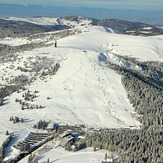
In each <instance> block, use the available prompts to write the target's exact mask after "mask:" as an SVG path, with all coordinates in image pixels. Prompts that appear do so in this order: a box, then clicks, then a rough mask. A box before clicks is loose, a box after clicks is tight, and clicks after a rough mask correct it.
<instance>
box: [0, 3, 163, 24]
mask: <svg viewBox="0 0 163 163" xmlns="http://www.w3.org/2000/svg"><path fill="white" fill-rule="evenodd" d="M162 8H163V2H162V1H161V0H155V1H153V0H144V1H143V2H141V1H140V0H130V1H129V0H123V1H122V0H116V1H112V0H102V1H100V2H99V1H97V0H91V1H86V0H79V1H74V0H72V1H69V0H46V1H44V0H39V1H38V0H35V1H32V0H28V1H25V0H14V2H13V1H12V0H5V1H4V0H0V17H12V16H13V17H35V16H46V17H64V16H85V17H90V18H97V19H111V18H112V19H121V20H128V21H134V22H143V23H148V24H151V25H155V26H162V27H163V18H162V15H163V9H162Z"/></svg>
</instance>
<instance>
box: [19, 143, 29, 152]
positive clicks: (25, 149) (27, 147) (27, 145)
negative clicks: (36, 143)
mask: <svg viewBox="0 0 163 163" xmlns="http://www.w3.org/2000/svg"><path fill="white" fill-rule="evenodd" d="M29 149H30V144H29V143H25V144H22V145H21V147H20V151H28V150H29Z"/></svg>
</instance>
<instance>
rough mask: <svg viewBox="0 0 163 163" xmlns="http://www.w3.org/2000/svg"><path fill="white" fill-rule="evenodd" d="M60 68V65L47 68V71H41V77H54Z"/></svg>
mask: <svg viewBox="0 0 163 163" xmlns="http://www.w3.org/2000/svg"><path fill="white" fill-rule="evenodd" d="M59 68H60V64H59V63H56V64H55V65H54V66H53V67H51V68H49V69H48V70H47V71H43V72H42V73H41V77H44V76H47V75H55V73H56V72H57V71H58V69H59Z"/></svg>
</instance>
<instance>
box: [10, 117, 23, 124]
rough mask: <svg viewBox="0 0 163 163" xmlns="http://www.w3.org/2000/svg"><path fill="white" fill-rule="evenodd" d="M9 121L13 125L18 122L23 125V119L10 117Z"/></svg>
mask: <svg viewBox="0 0 163 163" xmlns="http://www.w3.org/2000/svg"><path fill="white" fill-rule="evenodd" d="M9 120H10V121H13V123H18V122H21V123H23V122H24V119H23V118H19V117H10V119H9Z"/></svg>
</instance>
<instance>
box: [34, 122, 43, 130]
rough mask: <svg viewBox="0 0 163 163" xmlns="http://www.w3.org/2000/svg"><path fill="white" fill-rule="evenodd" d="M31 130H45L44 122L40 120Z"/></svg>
mask: <svg viewBox="0 0 163 163" xmlns="http://www.w3.org/2000/svg"><path fill="white" fill-rule="evenodd" d="M33 128H36V129H42V130H45V128H46V122H45V121H42V120H40V121H39V122H37V124H36V125H34V126H33Z"/></svg>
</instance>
